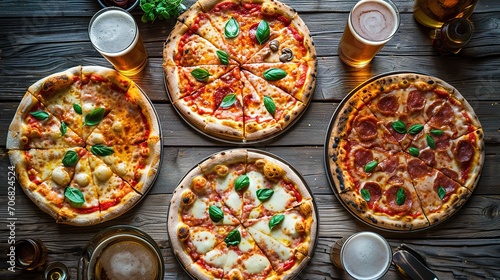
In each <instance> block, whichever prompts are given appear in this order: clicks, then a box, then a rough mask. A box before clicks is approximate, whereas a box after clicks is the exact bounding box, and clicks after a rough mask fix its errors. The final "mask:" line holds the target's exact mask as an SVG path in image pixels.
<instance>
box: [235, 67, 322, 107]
mask: <svg viewBox="0 0 500 280" xmlns="http://www.w3.org/2000/svg"><path fill="white" fill-rule="evenodd" d="M241 67H242V68H243V69H245V70H247V71H249V72H251V73H252V74H254V75H256V76H258V77H261V78H263V79H265V80H266V82H268V83H269V84H271V85H274V86H276V87H278V88H280V89H282V90H283V91H285V92H287V93H288V94H290V95H292V96H293V97H295V98H296V99H297V100H299V101H300V102H302V103H304V104H307V103H308V102H309V100H310V99H311V97H312V95H313V93H314V85H315V83H316V62H315V61H306V62H287V63H282V62H279V63H257V64H244V65H242V66H241Z"/></svg>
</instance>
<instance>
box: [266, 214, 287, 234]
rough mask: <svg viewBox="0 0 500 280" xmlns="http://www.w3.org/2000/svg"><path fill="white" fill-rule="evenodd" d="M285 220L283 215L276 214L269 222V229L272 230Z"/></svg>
mask: <svg viewBox="0 0 500 280" xmlns="http://www.w3.org/2000/svg"><path fill="white" fill-rule="evenodd" d="M284 219H285V215H283V214H278V215H274V216H273V217H272V218H271V220H269V229H270V230H273V228H274V227H275V226H277V225H278V224H279V223H281V222H282V221H283V220H284Z"/></svg>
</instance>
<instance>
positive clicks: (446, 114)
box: [433, 103, 453, 126]
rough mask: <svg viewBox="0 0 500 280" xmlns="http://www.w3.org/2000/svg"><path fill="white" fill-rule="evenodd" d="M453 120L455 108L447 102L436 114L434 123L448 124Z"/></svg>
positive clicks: (438, 124) (439, 124)
mask: <svg viewBox="0 0 500 280" xmlns="http://www.w3.org/2000/svg"><path fill="white" fill-rule="evenodd" d="M452 121H453V108H451V105H450V104H448V103H446V104H444V105H443V106H442V107H441V109H440V110H439V111H438V112H437V113H436V115H434V117H433V123H434V124H436V125H437V126H443V125H446V124H450V123H451V122H452Z"/></svg>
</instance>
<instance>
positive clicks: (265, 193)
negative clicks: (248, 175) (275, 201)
mask: <svg viewBox="0 0 500 280" xmlns="http://www.w3.org/2000/svg"><path fill="white" fill-rule="evenodd" d="M256 194H257V198H258V199H259V200H260V201H264V200H267V199H269V198H270V197H271V196H272V195H273V194H274V191H273V190H271V189H258V190H257V191H256Z"/></svg>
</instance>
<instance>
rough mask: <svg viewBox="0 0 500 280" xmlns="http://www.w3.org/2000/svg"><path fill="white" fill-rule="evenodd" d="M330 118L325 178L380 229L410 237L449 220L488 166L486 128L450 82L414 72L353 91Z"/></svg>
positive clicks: (356, 212) (358, 213)
mask: <svg viewBox="0 0 500 280" xmlns="http://www.w3.org/2000/svg"><path fill="white" fill-rule="evenodd" d="M334 116H335V117H334V118H333V119H332V122H331V125H330V131H329V137H328V142H327V147H326V151H327V154H328V164H327V167H328V171H329V172H328V173H329V174H328V175H329V176H330V178H331V181H332V182H333V185H334V187H333V189H334V191H335V192H336V194H337V195H338V197H339V199H340V200H341V201H342V202H343V204H344V205H345V206H346V207H347V208H348V209H349V210H350V211H351V212H352V213H353V214H354V215H356V216H357V217H359V218H361V219H362V220H363V221H365V222H367V223H369V224H371V225H374V226H376V227H380V228H383V229H390V230H398V231H412V230H418V229H424V228H427V227H429V226H432V225H435V224H438V223H440V222H442V221H444V220H446V219H447V218H448V217H450V216H452V215H453V214H454V213H455V212H456V211H458V209H460V207H461V206H462V205H463V204H464V203H465V202H466V201H467V199H468V198H469V197H470V195H471V193H472V192H473V191H474V189H475V187H476V185H477V181H478V180H479V176H480V173H481V169H482V166H483V161H484V141H483V137H484V136H483V130H482V128H481V124H480V122H479V120H478V118H477V116H476V114H475V113H474V111H473V109H472V107H471V106H470V105H469V103H468V102H467V101H466V100H465V98H463V97H462V95H461V94H460V93H459V92H458V91H457V90H456V89H455V88H454V87H452V86H451V85H449V84H448V83H446V82H444V81H442V80H440V79H437V78H434V77H430V76H426V75H422V74H414V73H402V74H389V75H384V76H381V77H378V78H374V79H373V80H370V81H368V82H367V83H364V84H362V85H361V86H360V87H358V88H356V89H355V90H354V91H353V92H352V93H351V94H350V95H348V97H346V99H345V100H344V101H343V103H342V104H341V105H340V107H339V108H338V109H337V112H336V114H335V115H334Z"/></svg>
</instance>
